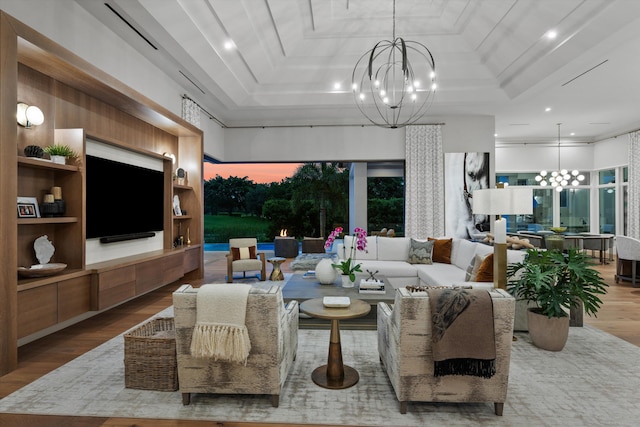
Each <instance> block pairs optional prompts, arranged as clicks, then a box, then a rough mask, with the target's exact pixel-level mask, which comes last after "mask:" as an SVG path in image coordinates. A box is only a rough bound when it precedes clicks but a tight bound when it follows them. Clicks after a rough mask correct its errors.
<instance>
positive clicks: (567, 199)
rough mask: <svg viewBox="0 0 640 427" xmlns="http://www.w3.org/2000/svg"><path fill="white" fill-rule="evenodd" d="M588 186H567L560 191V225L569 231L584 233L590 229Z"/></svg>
mask: <svg viewBox="0 0 640 427" xmlns="http://www.w3.org/2000/svg"><path fill="white" fill-rule="evenodd" d="M589 194H590V190H589V189H588V188H582V189H580V188H578V189H574V188H567V189H565V190H563V191H562V192H561V193H560V225H561V226H562V227H567V232H570V233H585V232H588V231H589V229H590V226H589V224H590V222H589V206H590V202H589V200H590V197H589Z"/></svg>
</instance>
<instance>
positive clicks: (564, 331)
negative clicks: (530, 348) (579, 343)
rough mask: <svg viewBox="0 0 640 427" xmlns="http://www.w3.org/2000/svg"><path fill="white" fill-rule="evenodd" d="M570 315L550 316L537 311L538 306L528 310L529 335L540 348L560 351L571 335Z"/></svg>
mask: <svg viewBox="0 0 640 427" xmlns="http://www.w3.org/2000/svg"><path fill="white" fill-rule="evenodd" d="M569 321H570V318H569V316H565V317H551V318H550V317H548V316H547V315H546V314H540V313H538V312H536V308H529V309H528V310H527V323H528V325H529V337H531V342H532V343H533V345H535V346H536V347H538V348H541V349H543V350H549V351H560V350H562V349H563V348H564V345H565V344H566V343H567V338H568V337H569Z"/></svg>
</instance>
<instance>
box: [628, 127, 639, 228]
mask: <svg viewBox="0 0 640 427" xmlns="http://www.w3.org/2000/svg"><path fill="white" fill-rule="evenodd" d="M629 137H630V139H631V142H630V144H629V189H628V190H629V205H628V208H627V209H628V215H629V224H628V231H627V233H628V236H629V237H633V238H634V239H640V131H636V132H631V133H630V134H629Z"/></svg>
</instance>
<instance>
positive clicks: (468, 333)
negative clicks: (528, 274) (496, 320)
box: [427, 288, 496, 378]
mask: <svg viewBox="0 0 640 427" xmlns="http://www.w3.org/2000/svg"><path fill="white" fill-rule="evenodd" d="M427 294H428V295H429V305H430V308H431V317H432V319H431V320H432V322H433V324H432V332H433V343H432V345H433V359H434V375H435V376H444V375H472V376H477V377H483V378H491V377H492V376H493V375H494V374H495V373H496V367H495V359H496V345H495V333H494V330H493V303H492V301H491V295H489V292H488V291H486V290H481V289H456V288H454V289H444V288H434V289H429V290H427Z"/></svg>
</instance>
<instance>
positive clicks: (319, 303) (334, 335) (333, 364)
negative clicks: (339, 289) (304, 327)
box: [300, 298, 371, 390]
mask: <svg viewBox="0 0 640 427" xmlns="http://www.w3.org/2000/svg"><path fill="white" fill-rule="evenodd" d="M300 311H301V312H302V313H305V314H308V315H309V316H311V317H316V318H318V319H328V320H331V331H330V333H329V356H328V358H327V364H326V365H322V366H320V367H318V368H316V369H314V371H313V373H312V374H311V379H312V380H313V382H314V383H316V384H317V385H319V386H320V387H324V388H328V389H334V390H337V389H344V388H349V387H351V386H353V385H355V384H356V383H357V382H358V380H359V379H360V375H359V374H358V371H357V370H356V369H354V368H352V367H351V366H347V365H345V364H344V363H343V361H342V344H341V342H340V319H355V318H357V317H362V316H366V315H367V314H368V313H369V311H371V305H370V304H369V303H368V302H365V301H362V300H359V299H355V298H351V304H350V305H349V307H341V308H330V307H325V306H324V304H323V298H314V299H310V300H306V301H303V302H302V303H301V304H300Z"/></svg>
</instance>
